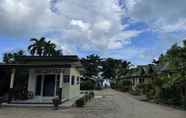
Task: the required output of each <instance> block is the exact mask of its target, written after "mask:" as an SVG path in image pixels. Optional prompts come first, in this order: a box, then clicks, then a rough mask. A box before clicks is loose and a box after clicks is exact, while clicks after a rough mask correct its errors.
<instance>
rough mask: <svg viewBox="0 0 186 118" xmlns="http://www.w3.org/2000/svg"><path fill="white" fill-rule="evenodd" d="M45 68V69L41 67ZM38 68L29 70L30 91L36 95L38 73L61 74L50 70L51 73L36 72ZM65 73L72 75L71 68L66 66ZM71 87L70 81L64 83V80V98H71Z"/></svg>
mask: <svg viewBox="0 0 186 118" xmlns="http://www.w3.org/2000/svg"><path fill="white" fill-rule="evenodd" d="M41 70H44V69H41ZM35 71H36V69H30V70H29V79H28V91H31V92H33V94H34V96H35V92H36V91H35V89H36V79H37V76H38V75H46V74H56V75H60V73H55V72H49V73H36V72H35ZM63 75H69V76H70V68H65V69H64V72H63ZM69 89H70V82H69V83H64V82H62V98H63V99H69Z"/></svg>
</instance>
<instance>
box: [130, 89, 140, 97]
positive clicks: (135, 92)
mask: <svg viewBox="0 0 186 118" xmlns="http://www.w3.org/2000/svg"><path fill="white" fill-rule="evenodd" d="M129 93H130V94H131V95H134V96H138V95H140V94H139V92H138V91H136V90H135V91H134V90H130V91H129Z"/></svg>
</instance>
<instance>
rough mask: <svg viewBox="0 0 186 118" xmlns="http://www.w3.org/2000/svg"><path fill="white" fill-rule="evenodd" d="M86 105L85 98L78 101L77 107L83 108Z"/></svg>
mask: <svg viewBox="0 0 186 118" xmlns="http://www.w3.org/2000/svg"><path fill="white" fill-rule="evenodd" d="M84 105H85V100H84V97H82V98H80V99H78V100H76V106H77V107H83V106H84Z"/></svg>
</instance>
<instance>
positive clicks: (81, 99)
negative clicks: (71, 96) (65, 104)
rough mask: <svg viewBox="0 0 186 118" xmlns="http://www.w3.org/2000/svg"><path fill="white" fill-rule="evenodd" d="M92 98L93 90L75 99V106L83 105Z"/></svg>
mask: <svg viewBox="0 0 186 118" xmlns="http://www.w3.org/2000/svg"><path fill="white" fill-rule="evenodd" d="M92 98H94V92H90V93H88V94H86V95H85V96H83V97H81V98H80V99H78V100H77V101H76V103H75V104H76V106H77V107H83V106H84V105H85V104H86V103H87V102H88V101H90V100H91V99H92Z"/></svg>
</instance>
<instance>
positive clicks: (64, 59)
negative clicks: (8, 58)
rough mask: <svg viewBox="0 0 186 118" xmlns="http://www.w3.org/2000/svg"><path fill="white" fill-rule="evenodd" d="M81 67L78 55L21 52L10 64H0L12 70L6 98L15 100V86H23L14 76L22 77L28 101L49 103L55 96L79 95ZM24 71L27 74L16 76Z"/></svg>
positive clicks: (63, 98) (68, 97)
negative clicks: (43, 54)
mask: <svg viewBox="0 0 186 118" xmlns="http://www.w3.org/2000/svg"><path fill="white" fill-rule="evenodd" d="M81 68H82V66H81V63H80V60H79V58H78V57H77V56H58V57H53V56H42V57H40V56H20V57H17V58H16V59H15V63H13V64H0V69H9V70H11V75H10V86H9V87H10V93H9V100H10V101H12V102H15V95H16V94H18V93H16V90H17V89H16V86H18V87H19V86H22V85H21V84H20V83H19V81H17V80H21V79H23V78H24V79H25V80H26V84H25V86H23V87H22V88H23V89H26V92H25V93H26V96H27V97H26V98H27V99H26V100H25V101H24V102H29V103H45V102H46V103H48V102H51V101H52V99H53V98H55V97H56V96H59V98H60V100H61V101H65V100H70V99H72V98H74V97H78V96H80V76H81V74H80V71H81ZM23 71H26V72H27V76H26V77H23V76H17V74H18V73H19V72H23ZM16 81H17V82H16ZM23 89H22V90H23ZM19 92H20V91H19ZM22 93H24V92H23V91H22ZM17 101H18V100H17ZM22 102H23V101H22Z"/></svg>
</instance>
